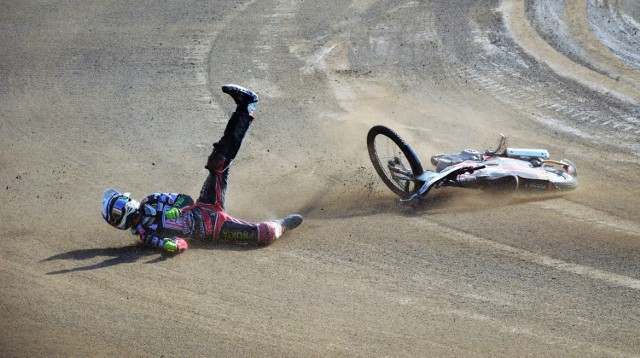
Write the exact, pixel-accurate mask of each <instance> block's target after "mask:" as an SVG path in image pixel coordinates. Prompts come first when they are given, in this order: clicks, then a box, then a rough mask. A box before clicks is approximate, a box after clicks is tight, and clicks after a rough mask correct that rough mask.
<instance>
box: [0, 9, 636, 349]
mask: <svg viewBox="0 0 640 358" xmlns="http://www.w3.org/2000/svg"><path fill="white" fill-rule="evenodd" d="M99 4H100V5H98V4H94V2H77V3H76V2H50V1H33V2H23V1H4V2H3V6H2V7H3V9H2V12H0V34H1V37H0V45H1V48H2V51H0V109H1V111H0V119H1V121H0V126H1V127H0V148H1V152H0V177H1V178H2V183H3V187H4V188H3V189H2V197H1V198H0V226H1V232H2V250H0V352H2V353H1V354H0V355H2V356H9V357H14V356H15V357H23V356H24V357H26V356H30V357H32V356H48V357H51V356H165V357H168V356H171V357H173V356H264V357H275V356H291V357H301V356H366V357H370V356H505V357H512V356H545V357H550V356H558V357H560V356H561V357H566V356H575V357H586V356H592V357H603V356H613V357H628V356H640V335H639V334H638V331H639V330H638V328H639V327H640V220H639V219H638V218H639V215H640V206H639V204H638V197H640V186H639V185H638V184H639V181H638V174H639V173H640V106H638V104H639V103H640V52H639V51H638V48H640V47H639V46H638V43H639V42H640V34H639V33H638V32H639V31H640V25H639V23H640V5H638V3H637V1H633V0H576V1H567V2H565V3H564V4H563V2H557V1H552V0H539V1H518V0H514V1H503V2H500V1H488V0H482V1H478V0H473V1H447V2H444V1H439V2H426V1H376V0H354V1H342V0H337V1H328V2H323V1H273V0H264V1H255V0H254V1H244V2H240V3H236V2H230V1H210V2H199V1H190V0H182V1H171V2H162V5H160V4H158V2H153V1H134V2H131V1H103V2H99ZM229 82H232V83H238V84H241V85H244V86H247V87H249V88H251V89H254V90H256V91H257V92H258V93H259V95H260V98H261V102H260V104H259V105H258V110H257V112H256V117H257V120H256V122H255V123H254V125H253V127H252V128H251V130H250V134H249V135H248V137H247V139H246V141H245V144H244V146H243V148H242V150H241V152H240V155H239V156H238V158H237V159H236V162H235V163H234V167H233V171H232V173H231V177H230V181H231V184H230V188H229V192H228V199H227V200H228V204H227V209H228V211H229V212H230V214H232V215H234V216H236V217H241V218H244V219H248V220H263V219H267V218H275V217H280V216H283V215H285V214H288V213H291V212H300V213H302V214H303V215H304V216H305V222H304V224H303V225H302V226H301V227H300V228H299V229H296V230H295V231H292V232H291V233H288V234H287V235H286V236H285V237H284V238H282V239H281V240H279V241H277V242H276V243H274V244H273V245H271V246H268V247H265V248H259V249H246V248H242V247H233V246H207V245H199V244H197V243H194V242H192V243H190V248H189V250H187V251H186V252H185V253H184V254H181V255H179V256H177V257H174V258H170V259H163V258H162V257H161V256H160V254H159V252H156V251H154V250H151V249H148V248H145V247H144V246H142V245H140V244H139V243H138V240H137V239H136V238H135V237H133V236H131V235H130V234H129V233H127V232H119V231H117V230H113V229H112V228H110V227H109V226H108V225H106V224H105V223H104V221H103V220H102V218H101V217H100V202H99V199H100V194H101V192H102V190H103V189H104V188H106V187H110V186H114V187H116V188H118V189H121V190H127V191H131V193H132V195H133V196H134V197H136V198H141V197H143V196H145V195H147V194H150V193H153V192H156V191H174V192H175V191H177V192H184V193H188V194H191V195H194V196H195V195H197V193H198V191H199V189H200V186H201V184H202V182H203V180H204V178H205V177H206V170H205V169H204V168H203V166H204V161H205V159H206V157H207V155H208V153H209V151H210V149H211V143H212V142H213V141H215V140H217V139H218V137H219V136H220V135H221V133H222V130H223V129H224V125H225V123H226V120H227V118H228V116H229V114H230V112H231V111H232V110H233V105H232V103H231V101H230V99H229V98H228V97H227V96H226V95H224V94H222V93H221V92H220V86H221V85H223V84H225V83H229ZM375 124H385V125H388V126H390V127H392V128H394V129H395V130H396V131H398V132H399V133H400V134H401V135H402V136H403V137H405V139H406V140H407V141H408V142H409V143H411V144H412V146H414V148H415V149H416V151H417V152H418V153H420V155H421V157H422V158H423V160H424V161H425V162H426V161H427V160H426V159H427V158H428V156H429V155H431V154H433V153H434V152H447V151H451V152H453V151H458V150H460V149H463V148H465V147H472V148H475V149H486V148H489V147H493V146H494V145H495V143H496V141H497V137H498V133H500V132H502V133H505V134H507V135H508V136H509V139H510V142H511V143H512V144H513V145H516V146H521V147H543V148H547V149H548V150H549V151H550V153H551V154H552V156H553V157H556V158H569V159H571V160H572V161H573V162H575V163H576V164H577V166H578V170H579V174H580V175H579V180H580V188H579V189H578V190H577V191H575V192H572V193H570V194H567V195H563V196H554V197H524V196H516V197H510V198H495V197H491V196H489V195H487V194H482V193H476V192H470V191H461V190H455V189H452V190H448V189H442V190H440V191H436V192H434V193H433V194H429V195H430V198H429V200H428V201H427V202H426V203H425V204H424V205H422V206H420V207H418V208H412V207H410V206H406V205H402V204H400V203H398V201H397V198H396V197H394V196H393V194H391V192H390V191H388V190H387V189H386V188H385V187H383V184H382V182H381V181H380V180H379V179H378V178H377V177H376V175H375V173H374V171H373V168H372V166H371V164H370V162H369V160H368V157H367V154H366V145H365V137H366V132H367V130H368V129H369V128H370V127H371V126H372V125H375Z"/></svg>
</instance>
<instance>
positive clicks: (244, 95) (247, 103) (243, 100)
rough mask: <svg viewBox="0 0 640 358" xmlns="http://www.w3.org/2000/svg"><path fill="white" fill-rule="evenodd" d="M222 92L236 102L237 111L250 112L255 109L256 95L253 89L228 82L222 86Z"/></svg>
mask: <svg viewBox="0 0 640 358" xmlns="http://www.w3.org/2000/svg"><path fill="white" fill-rule="evenodd" d="M222 92H224V93H226V94H228V95H229V96H231V98H233V100H234V101H235V102H236V106H237V107H236V112H237V113H247V114H251V113H252V112H253V111H254V110H255V109H256V105H257V104H258V95H257V94H255V93H254V92H253V91H251V90H248V89H246V88H244V87H241V86H238V85H233V84H229V85H225V86H222Z"/></svg>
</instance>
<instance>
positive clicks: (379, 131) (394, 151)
mask: <svg viewBox="0 0 640 358" xmlns="http://www.w3.org/2000/svg"><path fill="white" fill-rule="evenodd" d="M367 149H368V150H369V158H370V159H371V163H372V164H373V167H374V168H375V169H376V172H377V173H378V175H379V176H380V178H381V179H382V181H383V182H384V183H385V184H386V185H387V187H389V189H391V191H392V192H394V193H395V194H397V195H398V196H400V197H402V198H406V197H409V196H410V195H411V194H413V193H415V192H416V191H418V190H419V189H420V187H421V186H422V184H424V183H423V182H421V181H416V180H414V178H415V177H416V176H418V175H420V174H422V172H423V171H424V170H423V169H422V163H421V162H420V159H418V156H417V155H416V153H415V152H414V151H413V149H411V147H410V146H409V145H408V144H407V143H405V141H404V140H403V139H402V138H400V136H399V135H398V134H397V133H396V132H394V131H393V130H391V129H389V128H387V127H385V126H375V127H373V128H371V129H370V130H369V133H368V134H367Z"/></svg>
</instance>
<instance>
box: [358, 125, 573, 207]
mask: <svg viewBox="0 0 640 358" xmlns="http://www.w3.org/2000/svg"><path fill="white" fill-rule="evenodd" d="M367 148H368V150H369V157H370V158H371V162H372V163H373V167H374V168H375V170H376V172H377V173H378V175H379V176H380V178H381V179H382V181H383V182H384V183H385V184H386V185H387V187H389V189H391V191H392V192H394V193H395V194H397V195H398V196H400V198H401V201H410V200H414V199H421V198H424V197H425V196H426V195H427V194H428V193H429V191H430V190H432V189H438V188H443V187H458V188H470V189H480V190H486V191H507V192H512V191H522V190H526V191H553V192H557V191H566V190H573V189H575V188H577V186H578V181H577V179H576V178H577V170H576V166H575V165H574V164H573V163H572V162H570V161H569V160H567V159H562V160H559V161H557V160H551V159H549V152H548V151H547V150H545V149H524V148H511V147H507V146H506V137H505V136H504V135H503V134H500V141H499V143H498V147H497V148H495V149H493V150H485V151H484V152H479V151H476V150H472V149H467V150H463V151H462V152H460V153H455V154H436V155H434V156H432V157H431V164H433V165H434V166H435V170H424V169H423V167H422V162H421V161H420V159H419V158H418V156H417V155H416V153H415V152H414V151H413V149H412V148H411V146H409V144H407V143H406V142H405V141H404V140H403V139H402V138H401V137H400V136H399V135H398V134H397V133H396V132H395V131H393V130H392V129H390V128H387V127H385V126H375V127H372V128H371V129H370V130H369V133H368V134H367Z"/></svg>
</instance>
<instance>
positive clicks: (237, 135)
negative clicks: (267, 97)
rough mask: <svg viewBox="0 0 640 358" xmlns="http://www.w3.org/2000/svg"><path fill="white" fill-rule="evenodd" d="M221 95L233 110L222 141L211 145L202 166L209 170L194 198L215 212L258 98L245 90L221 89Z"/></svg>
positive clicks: (223, 198) (221, 201)
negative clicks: (230, 101)
mask: <svg viewBox="0 0 640 358" xmlns="http://www.w3.org/2000/svg"><path fill="white" fill-rule="evenodd" d="M222 91H223V92H225V93H227V94H229V95H230V96H231V97H232V98H233V99H234V101H235V102H236V106H237V108H236V112H234V113H233V114H232V115H231V118H230V119H229V122H228V123H227V126H226V128H225V130H224V134H223V136H222V138H220V140H219V141H218V142H216V143H214V144H213V151H212V152H211V154H210V155H209V158H208V159H207V165H206V166H205V168H207V169H208V170H209V176H208V177H207V179H206V180H205V182H204V184H203V185H202V189H201V190H200V196H199V198H198V201H199V202H203V203H207V204H212V205H215V206H216V208H217V209H218V210H224V201H225V194H226V190H227V178H228V176H229V166H230V165H231V162H232V161H233V159H235V157H236V155H237V154H238V151H239V150H240V145H241V144H242V140H243V139H244V137H245V135H246V133H247V131H248V130H249V127H250V126H251V123H252V121H253V115H252V113H251V112H253V110H254V109H255V106H256V104H257V103H258V96H257V95H256V94H255V93H253V92H251V91H249V90H247V89H245V88H242V87H239V86H235V85H227V86H224V87H222Z"/></svg>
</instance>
